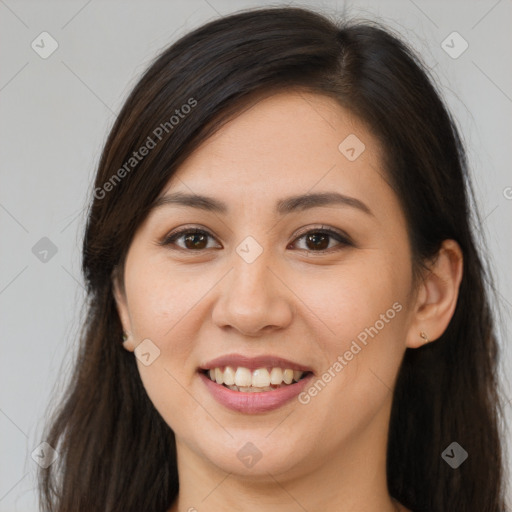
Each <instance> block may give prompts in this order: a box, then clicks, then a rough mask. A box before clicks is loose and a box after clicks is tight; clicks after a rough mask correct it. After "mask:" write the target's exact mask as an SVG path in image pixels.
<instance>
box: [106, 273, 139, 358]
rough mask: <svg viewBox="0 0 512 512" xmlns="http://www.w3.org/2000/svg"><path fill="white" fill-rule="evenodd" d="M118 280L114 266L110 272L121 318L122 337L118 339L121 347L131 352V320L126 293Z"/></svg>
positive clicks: (132, 346) (132, 345) (133, 347)
mask: <svg viewBox="0 0 512 512" xmlns="http://www.w3.org/2000/svg"><path fill="white" fill-rule="evenodd" d="M121 288H122V287H121V285H120V281H119V273H118V269H117V268H115V269H114V271H113V272H112V294H113V295H114V300H115V302H116V307H117V312H118V315H119V319H120V320H121V324H122V326H123V337H122V340H120V341H121V342H122V344H123V347H124V348H125V349H126V350H128V351H129V352H133V351H134V350H135V346H134V344H133V340H132V335H131V321H130V315H129V313H128V306H127V303H126V295H125V293H124V290H122V289H121Z"/></svg>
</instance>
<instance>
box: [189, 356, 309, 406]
mask: <svg viewBox="0 0 512 512" xmlns="http://www.w3.org/2000/svg"><path fill="white" fill-rule="evenodd" d="M197 371H198V375H199V377H200V379H201V380H202V382H203V384H204V386H205V390H206V392H207V393H209V396H210V397H211V398H213V399H214V400H215V401H216V402H218V403H219V404H220V405H222V406H223V407H225V408H227V409H231V410H232V411H236V412H238V413H242V414H257V413H269V412H270V411H273V410H277V409H279V408H280V407H282V406H284V405H285V404H287V403H290V402H291V401H292V400H293V399H294V398H296V397H297V395H299V394H300V393H301V392H302V390H303V389H304V388H305V387H306V386H307V385H308V382H309V381H311V380H312V378H313V375H314V372H313V369H312V368H310V367H308V366H304V365H301V364H299V363H296V362H294V361H290V360H288V359H283V358H282V357H278V356H274V355H261V356H258V357H248V356H244V355H241V354H227V355H224V356H221V357H217V358H216V359H213V360H211V361H208V362H205V363H204V364H202V365H201V366H200V367H199V368H198V370H197Z"/></svg>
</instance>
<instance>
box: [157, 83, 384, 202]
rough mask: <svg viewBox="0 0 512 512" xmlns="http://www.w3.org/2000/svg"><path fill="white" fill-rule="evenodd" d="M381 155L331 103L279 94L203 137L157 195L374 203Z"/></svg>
mask: <svg viewBox="0 0 512 512" xmlns="http://www.w3.org/2000/svg"><path fill="white" fill-rule="evenodd" d="M380 151H381V149H380V145H379V143H378V141H377V140H376V138H375V137H374V136H373V135H372V134H371V132H369V131H368V130H367V129H366V128H365V125H364V124H363V123H362V122H361V121H360V120H359V119H358V118H357V117H355V116H354V115H353V114H352V113H351V112H350V111H348V110H347V109H345V108H343V107H341V106H340V105H339V104H338V103H337V102H336V101H335V100H334V99H332V98H328V97H326V96H322V95H317V94H313V93H310V92H300V91H286V92H279V93H276V94H274V95H272V96H269V97H264V98H263V99H261V100H259V101H256V102H254V103H252V104H251V106H250V107H248V108H247V109H245V110H243V111H242V112H241V113H240V114H239V115H237V116H235V117H234V118H233V119H231V120H230V121H229V122H227V123H226V124H225V125H224V126H222V127H221V128H220V129H219V130H218V131H217V132H216V133H215V134H214V135H213V136H211V137H210V138H209V139H208V140H206V141H205V142H204V143H203V144H202V145H201V146H200V147H199V148H197V149H196V150H195V151H194V152H193V153H192V154H191V155H190V156H189V157H188V158H187V160H186V161H185V162H184V163H183V164H182V165H181V166H180V167H179V169H178V170H177V172H176V173H175V174H174V175H173V177H172V178H171V180H170V181H169V183H168V184H167V185H166V187H164V189H163V191H162V193H161V194H160V197H162V196H164V195H165V194H168V193H169V192H171V191H172V192H182V193H188V194H201V195H212V194H214V195H215V196H216V197H218V198H219V199H220V200H225V202H228V203H229V202H233V201H239V202H240V201H241V202H242V203H244V204H245V205H247V202H248V201H249V202H251V203H254V202H261V203H265V202H268V201H272V203H276V201H277V200H278V199H280V198H282V197H284V196H292V195H299V194H305V193H307V192H338V193H341V194H345V195H350V196H357V195H364V196H365V197H367V199H368V200H369V201H378V200H379V195H381V193H382V192H385V190H384V189H385V187H388V185H387V183H386V180H385V179H383V169H382V163H381V158H380ZM388 188H389V187H388ZM388 193H389V191H388ZM380 200H381V201H382V197H380Z"/></svg>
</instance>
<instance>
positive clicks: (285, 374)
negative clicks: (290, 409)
mask: <svg viewBox="0 0 512 512" xmlns="http://www.w3.org/2000/svg"><path fill="white" fill-rule="evenodd" d="M207 373H208V376H209V377H210V379H211V380H212V381H214V382H216V383H217V384H224V385H225V386H226V387H228V388H229V389H231V390H233V391H242V392H245V393H254V392H259V391H272V390H273V389H275V388H272V387H271V386H281V385H283V384H286V385H287V384H291V383H292V382H293V381H295V382H298V381H299V380H300V379H301V377H302V376H303V375H304V372H302V371H300V370H292V369H290V368H286V369H282V368H272V369H271V370H270V372H269V370H268V369H267V368H258V369H256V370H254V371H252V372H251V370H249V369H248V368H244V367H243V366H239V367H238V368H236V369H235V368H233V367H232V366H226V367H225V368H224V369H222V368H212V369H210V370H208V372H207Z"/></svg>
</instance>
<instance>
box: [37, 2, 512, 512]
mask: <svg viewBox="0 0 512 512" xmlns="http://www.w3.org/2000/svg"><path fill="white" fill-rule="evenodd" d="M290 87H294V88H301V89H303V90H307V91H311V92H314V93H317V94H322V95H326V96H329V97H331V98H334V99H335V100H336V101H337V102H339V104H340V105H342V106H343V107H345V108H347V109H348V110H350V111H351V112H352V113H354V114H355V115H356V116H358V117H359V118H360V119H361V120H362V121H363V122H365V124H366V126H367V127H368V129H369V130H371V131H372V132H373V133H374V134H375V135H376V137H377V138H378V140H379V141H380V142H381V144H382V147H383V148H385V162H384V166H385V171H386V172H387V175H388V178H389V181H390V183H391V184H392V186H393V187H394V190H395V191H396V194H397V196H398V197H399V199H400V201H401V204H402V207H403V210H404V212H405V215H406V218H407V222H408V231H409V236H410V241H411V246H412V248H413V266H414V268H416V269H418V268H420V267H421V265H422V262H424V261H426V260H427V259H428V258H430V257H432V256H433V255H435V254H436V252H437V251H438V249H439V247H440V244H441V243H442V241H443V240H445V239H454V240H456V241H457V242H458V243H459V245H460V247H461V248H462V251H463V255H464V275H463V279H462V282H461V285H460V293H459V299H458V304H457V307H456V310H455V313H454V315H453V318H452V320H451V322H450V324H449V326H448V328H447V329H446V331H445V333H444V334H443V335H442V337H441V338H440V339H439V340H437V341H436V342H435V343H430V344H428V345H426V346H424V347H422V348H420V349H415V350H412V349H407V350H406V352H405V356H404V359H403V362H402V365H401V368H400V372H399V375H398V380H397V382H396V388H395V390H394V398H393V406H392V412H391V419H390V431H389V440H388V458H387V475H388V486H389V492H390V494H391V495H392V496H393V497H394V498H396V499H397V500H399V501H400V502H401V503H403V504H404V505H405V506H407V507H408V508H410V509H412V510H413V511H414V512H436V511H437V512H452V511H457V512H465V511H478V512H503V511H504V510H505V503H504V489H503V487H504V484H503V471H504V463H503V461H502V457H503V451H502V446H501V440H500V439H501V434H500V424H501V421H502V418H503V413H502V407H503V402H502V398H501V395H500V392H499V387H498V380H497V363H498V345H497V341H496V336H495V328H494V326H493V315H492V314H491V309H490V302H489V294H490V293H491V292H492V291H493V287H492V282H491V279H490V276H489V273H488V272H487V270H486V266H485V265H484V263H483V261H484V260H483V259H482V257H481V256H480V255H479V250H478V249H477V246H476V242H475V235H474V233H473V225H474V224H477V225H478V222H479V219H478V216H477V215H475V213H474V212H472V211H471V200H472V198H473V192H472V189H471V184H470V180H469V175H468V164H467V160H466V155H465V149H464V146H463V143H462V141H461V138H460V136H459V133H458V130H457V128H456V124H455V122H454V120H453V118H452V117H451V115H450V113H449V111H448V109H447V108H446V106H445V104H444V102H443V100H442V99H441V94H440V93H439V92H438V91H437V90H436V87H435V85H434V81H433V80H432V78H431V77H430V76H429V73H428V71H427V70H426V67H425V66H424V65H423V64H422V62H421V60H420V58H419V57H418V56H417V55H415V53H414V52H413V51H411V49H410V48H409V47H408V46H407V45H406V44H405V43H404V42H402V41H401V40H400V38H399V37H398V36H396V35H394V34H393V33H392V31H391V30H390V29H389V28H386V27H384V26H382V25H381V24H379V23H376V22H372V21H357V22H355V21H350V20H341V21H339V20H334V19H333V20H331V19H329V17H327V16H325V15H320V14H318V13H315V12H313V11H311V10H307V9H302V8H288V7H279V8H264V9H252V10H248V11H242V12H239V13H236V14H233V15H230V16H226V17H223V18H220V19H216V20H214V21H212V22H209V23H208V24H205V25H203V26H201V27H199V28H197V29H196V30H194V31H192V32H190V33H189V34H187V35H185V36H184V37H182V38H181V39H180V40H178V41H177V42H175V43H174V44H172V45H171V46H170V47H168V48H167V49H165V51H163V52H162V53H161V54H160V55H159V56H158V57H157V58H156V59H155V61H154V62H153V63H152V65H151V66H150V67H149V68H148V69H147V71H146V72H145V73H144V75H143V76H142V78H141V79H140V81H139V82H138V83H137V85H136V86H135V88H134V89H133V91H132V92H131V94H130V95H129V97H128V99H127V100H126V101H125V103H124V106H123V108H122V110H121V112H120V114H119V116H118V118H117V120H116V122H115V124H114V126H113V128H112V129H111V131H110V134H109V136H108V139H107V141H106V144H105V147H104V150H103V153H102V156H101V160H100V163H99V167H98V170H97V175H96V179H95V184H94V194H93V197H92V198H91V204H90V209H89V212H88V221H87V226H86V232H85V236H84V241H83V274H84V277H85V282H86V286H87V294H88V295H87V297H88V300H87V305H86V306H87V315H86V319H85V322H84V324H83V331H82V335H81V338H80V346H79V350H78V353H77V358H76V362H75V367H74V372H73V374H72V378H71V380H70V382H69V384H68V388H67V389H66V391H65V395H63V397H62V400H61V402H60V405H59V407H58V409H57V410H55V411H52V417H51V421H49V422H48V424H47V427H46V432H45V437H44V438H45V440H46V441H47V442H48V443H49V444H50V445H51V446H53V447H54V448H56V449H57V451H58V452H59V454H60V456H59V458H58V460H57V461H56V462H55V463H54V464H53V465H51V466H50V467H49V468H47V469H41V470H40V474H39V484H40V496H41V509H42V510H44V511H52V512H91V511H93V510H94V511H103V512H114V511H122V512H128V511H136V512H141V511H145V512H164V511H166V510H167V509H168V508H169V507H170V505H171V504H172V502H173V501H174V499H175V498H176V496H177V493H178V488H179V481H178V472H177V466H176V451H175V438H174V433H173V432H172V430H171V429H170V427H169V426H168V425H167V424H166V422H164V420H163V419H162V417H161V416H160V415H159V413H158V412H157V411H156V409H155V408H154V406H153V404H152V402H151V401H150V399H149V398H148V395H147V393H146V391H145V389H144V387H143V385H142V382H141V379H140V376H139V373H138V370H137V366H136V362H135V358H134V356H133V354H132V353H129V352H127V351H126V350H124V349H123V347H122V345H121V343H120V341H121V337H122V327H121V323H120V319H119V316H118V313H117V309H116V305H115V301H114V297H113V292H112V275H113V273H114V272H120V273H121V275H122V269H123V263H124V258H125V256H126V253H127V250H128V248H129V246H130V243H131V240H132V238H133V235H134V233H135V231H136V230H137V228H138V227H139V226H140V224H141V222H142V221H143V220H144V219H145V216H146V215H147V213H148V211H149V209H150V208H151V206H152V203H153V202H154V200H155V199H156V197H157V196H158V195H159V193H160V192H161V191H162V189H163V187H164V185H165V184H166V183H167V182H168V180H169V179H170V178H171V177H172V175H173V173H174V172H175V171H176V169H177V168H178V167H179V165H180V164H181V163H182V162H183V161H184V160H185V159H186V158H187V157H188V156H189V155H190V154H191V153H192V152H193V151H194V149H196V148H197V147H198V146H199V145H200V144H201V143H202V142H203V141H204V140H206V139H207V138H208V137H209V136H210V135H211V134H212V133H214V132H215V131H216V130H218V129H219V128H220V127H221V126H222V125H223V123H224V122H225V121H226V120H228V119H229V118H230V117H232V116H233V115H236V113H238V112H240V111H241V110H242V109H243V108H244V106H247V104H248V102H249V101H250V98H252V97H253V96H254V95H258V94H271V93H272V92H273V91H277V90H283V89H287V88H290ZM185 105H188V107H187V108H185V107H184V106H185ZM173 115H174V119H173V118H172V116H173ZM158 128H159V130H158ZM150 139H151V142H150ZM143 146H145V147H146V148H148V151H147V152H144V153H145V156H143V157H142V156H141V153H142V152H141V150H140V148H141V147H143ZM150 146H152V147H150ZM134 152H135V153H137V154H138V155H139V156H140V159H139V158H137V159H136V161H135V160H132V158H135V157H134ZM121 169H124V172H123V171H122V170H121ZM453 441H456V442H457V443H459V444H460V445H461V446H462V447H463V448H464V449H465V450H466V451H467V452H468V453H469V457H468V458H467V460H466V461H465V462H464V463H463V464H462V465H460V466H459V467H458V468H456V469H453V468H452V467H450V465H448V464H447V463H446V462H445V460H443V458H442V457H441V453H442V452H443V450H444V449H445V448H446V447H447V446H448V445H450V444H451V443H452V442H453Z"/></svg>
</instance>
